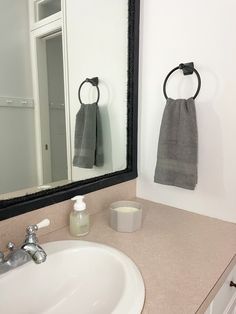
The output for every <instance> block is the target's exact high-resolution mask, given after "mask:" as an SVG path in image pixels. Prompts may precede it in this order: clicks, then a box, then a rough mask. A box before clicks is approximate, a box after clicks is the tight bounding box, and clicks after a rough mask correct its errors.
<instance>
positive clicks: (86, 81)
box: [78, 77, 100, 105]
mask: <svg viewBox="0 0 236 314" xmlns="http://www.w3.org/2000/svg"><path fill="white" fill-rule="evenodd" d="M85 83H90V84H92V85H93V86H94V87H96V89H97V94H98V95H97V100H96V101H95V103H96V104H98V102H99V99H100V90H99V87H98V83H99V80H98V77H93V78H91V79H89V78H86V80H84V81H83V82H82V83H81V84H80V87H79V90H78V98H79V102H80V103H81V105H86V104H85V103H83V102H82V100H81V96H80V94H81V89H82V87H83V85H84V84H85Z"/></svg>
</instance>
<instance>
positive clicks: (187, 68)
mask: <svg viewBox="0 0 236 314" xmlns="http://www.w3.org/2000/svg"><path fill="white" fill-rule="evenodd" d="M176 70H183V73H184V75H189V74H192V73H193V72H194V73H195V74H196V76H197V80H198V87H197V91H196V93H195V94H194V96H193V99H195V98H196V97H197V95H198V94H199V92H200V89H201V77H200V74H199V73H198V71H197V70H196V69H195V68H194V65H193V63H180V65H179V66H178V67H176V68H174V69H173V70H171V71H170V72H169V73H168V75H167V77H166V78H165V81H164V84H163V93H164V96H165V98H166V99H167V98H168V96H167V93H166V83H167V81H168V78H169V77H170V76H171V74H172V73H173V72H175V71H176Z"/></svg>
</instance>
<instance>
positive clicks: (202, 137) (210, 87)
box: [196, 66, 225, 197]
mask: <svg viewBox="0 0 236 314" xmlns="http://www.w3.org/2000/svg"><path fill="white" fill-rule="evenodd" d="M200 71H201V73H202V90H203V95H207V96H206V97H204V100H203V101H200V102H198V101H197V100H196V109H197V118H198V119H197V122H198V137H199V148H200V149H199V153H198V156H199V157H198V158H199V162H198V165H199V173H201V176H200V177H199V178H198V179H199V180H198V187H200V188H201V190H202V191H203V192H204V193H205V194H210V195H214V196H216V195H217V196H218V197H219V196H220V197H222V196H224V195H225V186H224V175H223V174H224V169H223V139H222V127H221V120H220V118H219V114H218V112H217V110H216V108H214V99H215V100H217V99H218V98H219V90H220V84H219V78H218V77H217V75H216V74H215V73H214V72H212V69H208V68H206V67H205V66H204V69H200ZM205 88H207V91H206V92H204V89H205ZM215 103H216V102H215ZM209 104H212V105H209ZM209 159H211V162H207V163H206V162H205V161H206V160H209ZM212 178H214V183H213V182H212Z"/></svg>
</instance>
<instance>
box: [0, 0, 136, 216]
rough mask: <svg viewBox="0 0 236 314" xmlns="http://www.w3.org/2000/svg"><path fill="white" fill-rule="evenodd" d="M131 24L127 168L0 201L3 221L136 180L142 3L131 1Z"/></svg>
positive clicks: (129, 29) (129, 35)
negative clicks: (74, 197) (77, 196)
mask: <svg viewBox="0 0 236 314" xmlns="http://www.w3.org/2000/svg"><path fill="white" fill-rule="evenodd" d="M128 10H129V13H128V14H129V22H128V96H127V107H128V117H127V120H128V121H127V167H126V169H125V170H121V171H117V172H113V173H111V174H106V175H103V176H99V177H96V178H91V179H87V180H81V181H78V182H73V183H70V184H67V185H64V186H61V187H57V188H53V189H50V190H46V191H41V192H37V193H34V194H29V195H25V196H21V197H16V198H12V199H7V200H2V201H0V220H4V219H8V218H11V217H14V216H18V215H21V214H24V213H26V212H29V211H33V210H36V209H39V208H41V207H45V206H49V205H53V204H55V203H59V202H62V201H65V200H67V199H70V198H72V197H73V196H75V195H77V194H87V193H90V192H93V191H96V190H99V189H103V188H105V187H108V186H112V185H115V184H118V183H122V182H125V181H129V180H132V179H135V178H136V177H137V129H138V66H139V19H140V0H129V8H128Z"/></svg>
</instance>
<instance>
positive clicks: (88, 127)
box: [73, 103, 104, 168]
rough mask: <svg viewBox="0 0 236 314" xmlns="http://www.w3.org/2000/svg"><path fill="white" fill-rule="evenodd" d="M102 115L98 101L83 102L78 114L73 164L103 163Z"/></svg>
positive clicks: (98, 164) (99, 164)
mask: <svg viewBox="0 0 236 314" xmlns="http://www.w3.org/2000/svg"><path fill="white" fill-rule="evenodd" d="M103 157H104V156H103V143H102V125H101V117H100V112H99V108H98V105H97V103H93V104H86V105H84V104H81V107H80V110H79V111H78V113H77V115H76V124H75V139H74V158H73V166H75V167H80V168H93V166H94V165H96V166H98V167H99V166H102V165H103V161H104V158H103Z"/></svg>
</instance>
